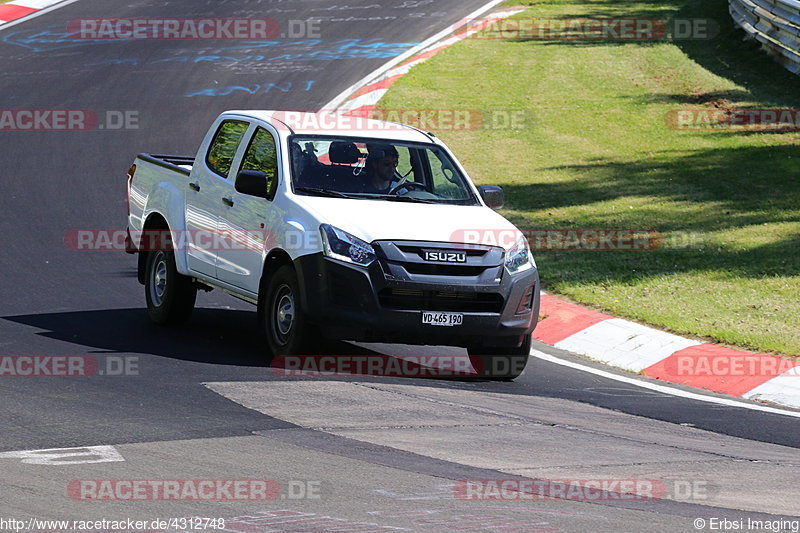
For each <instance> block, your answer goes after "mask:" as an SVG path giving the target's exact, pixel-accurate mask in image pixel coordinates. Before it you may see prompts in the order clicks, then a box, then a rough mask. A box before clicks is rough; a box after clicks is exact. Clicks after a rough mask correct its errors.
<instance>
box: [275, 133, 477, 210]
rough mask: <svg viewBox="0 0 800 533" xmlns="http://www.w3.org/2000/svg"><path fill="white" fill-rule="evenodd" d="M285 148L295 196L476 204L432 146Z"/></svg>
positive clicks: (301, 141) (309, 140)
mask: <svg viewBox="0 0 800 533" xmlns="http://www.w3.org/2000/svg"><path fill="white" fill-rule="evenodd" d="M290 146H291V155H292V184H293V186H294V191H295V192H296V193H297V194H305V195H314V196H329V197H337V198H342V197H343V198H361V199H379V200H387V201H408V202H419V203H436V204H454V205H479V203H478V201H477V199H476V198H475V195H474V194H473V193H472V190H471V189H470V187H469V186H468V185H467V182H466V179H465V178H464V176H463V175H462V174H461V172H459V171H458V169H457V168H456V165H455V164H454V163H453V160H452V159H451V158H450V157H449V155H448V154H447V152H445V151H444V150H443V149H442V148H440V147H438V146H436V145H434V144H417V143H399V142H394V141H387V140H374V139H357V138H332V137H294V138H292V139H291V141H290Z"/></svg>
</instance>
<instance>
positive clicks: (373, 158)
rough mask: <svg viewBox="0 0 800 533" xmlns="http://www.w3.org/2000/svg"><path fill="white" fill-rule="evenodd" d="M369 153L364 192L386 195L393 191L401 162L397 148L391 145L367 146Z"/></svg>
mask: <svg viewBox="0 0 800 533" xmlns="http://www.w3.org/2000/svg"><path fill="white" fill-rule="evenodd" d="M367 152H368V155H367V162H366V166H365V167H364V169H365V171H366V172H365V174H366V183H365V185H364V192H368V193H380V194H386V193H388V192H389V191H390V190H392V183H393V182H394V181H395V178H396V176H395V169H396V168H397V165H398V163H399V162H400V156H399V155H398V153H397V148H395V147H394V146H392V145H391V144H367Z"/></svg>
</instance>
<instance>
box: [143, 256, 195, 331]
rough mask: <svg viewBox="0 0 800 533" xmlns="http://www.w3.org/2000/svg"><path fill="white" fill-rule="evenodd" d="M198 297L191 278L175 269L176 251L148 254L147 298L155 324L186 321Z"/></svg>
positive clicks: (149, 312)
mask: <svg viewBox="0 0 800 533" xmlns="http://www.w3.org/2000/svg"><path fill="white" fill-rule="evenodd" d="M196 298H197V288H195V286H194V284H193V283H192V280H191V278H188V277H186V276H182V275H181V274H179V273H178V269H177V268H176V267H175V254H174V252H172V251H171V250H156V251H154V252H149V253H148V257H147V276H146V278H145V299H146V300H147V313H148V314H149V315H150V319H151V320H152V321H153V322H155V323H156V324H164V325H172V324H181V323H183V322H186V321H187V320H188V319H189V317H190V316H191V315H192V310H193V309H194V302H195V299H196Z"/></svg>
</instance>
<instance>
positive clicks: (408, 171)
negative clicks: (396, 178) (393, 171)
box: [395, 146, 417, 181]
mask: <svg viewBox="0 0 800 533" xmlns="http://www.w3.org/2000/svg"><path fill="white" fill-rule="evenodd" d="M395 148H397V155H398V156H399V158H398V161H397V172H398V173H399V174H400V176H406V179H407V180H408V181H416V179H417V178H416V175H415V174H414V167H413V166H412V165H411V150H409V149H408V148H407V147H405V146H396V147H395Z"/></svg>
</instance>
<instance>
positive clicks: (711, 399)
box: [531, 350, 800, 418]
mask: <svg viewBox="0 0 800 533" xmlns="http://www.w3.org/2000/svg"><path fill="white" fill-rule="evenodd" d="M531 357H535V358H537V359H541V360H542V361H547V362H549V363H555V364H557V365H561V366H566V367H568V368H573V369H575V370H580V371H582V372H588V373H589V374H594V375H596V376H600V377H604V378H606V379H612V380H614V381H619V382H621V383H627V384H629V385H635V386H637V387H641V388H643V389H649V390H654V391H658V392H663V393H664V394H670V395H672V396H677V397H679V398H688V399H690V400H698V401H701V402H707V403H715V404H718V405H727V406H729V407H739V408H742V409H750V410H751V411H761V412H764V413H772V414H776V415H784V416H791V417H794V418H800V412H797V411H785V410H783V409H776V408H775V407H768V406H766V405H758V404H751V403H746V402H740V401H737V400H732V399H727V398H717V397H716V396H706V395H705V394H697V393H694V392H689V391H684V390H681V389H676V388H673V387H667V386H665V385H658V384H656V383H650V382H648V381H642V380H638V379H635V378H629V377H625V376H619V375H617V374H613V373H611V372H606V371H605V370H600V369H598V368H593V367H590V366H586V365H582V364H580V363H574V362H572V361H566V360H564V359H559V358H558V357H555V356H552V355H550V354H546V353H544V352H540V351H539V350H531Z"/></svg>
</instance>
